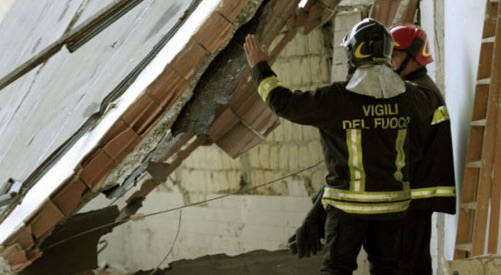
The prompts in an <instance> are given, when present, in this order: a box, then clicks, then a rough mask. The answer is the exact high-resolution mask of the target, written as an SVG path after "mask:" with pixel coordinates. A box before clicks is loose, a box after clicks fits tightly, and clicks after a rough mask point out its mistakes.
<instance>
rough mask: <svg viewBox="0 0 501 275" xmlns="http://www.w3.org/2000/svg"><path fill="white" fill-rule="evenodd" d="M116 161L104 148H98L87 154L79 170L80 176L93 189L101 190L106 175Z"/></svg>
mask: <svg viewBox="0 0 501 275" xmlns="http://www.w3.org/2000/svg"><path fill="white" fill-rule="evenodd" d="M114 166H116V163H114V162H113V160H112V159H111V158H110V157H109V156H108V154H106V153H105V152H104V151H103V150H102V149H97V150H95V151H94V152H92V154H90V155H89V156H87V157H86V158H85V159H84V160H83V161H82V164H81V165H80V167H79V168H78V169H77V170H78V176H79V177H80V179H81V180H82V182H83V183H85V184H86V185H87V186H88V187H89V188H91V189H92V190H93V191H97V190H99V188H100V187H101V184H102V183H103V182H104V180H105V178H106V176H107V175H108V174H109V173H110V172H111V170H112V168H113V167H114Z"/></svg>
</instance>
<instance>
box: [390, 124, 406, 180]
mask: <svg viewBox="0 0 501 275" xmlns="http://www.w3.org/2000/svg"><path fill="white" fill-rule="evenodd" d="M406 135H407V129H400V130H398V134H397V139H396V140H395V150H396V151H397V156H396V158H395V167H396V171H395V173H393V177H394V178H395V179H396V180H398V181H402V180H403V179H404V176H403V174H402V168H403V167H404V166H405V151H404V145H405V137H406Z"/></svg>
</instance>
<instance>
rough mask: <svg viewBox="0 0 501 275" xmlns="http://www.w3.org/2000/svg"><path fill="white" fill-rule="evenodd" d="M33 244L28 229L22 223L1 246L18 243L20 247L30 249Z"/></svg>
mask: <svg viewBox="0 0 501 275" xmlns="http://www.w3.org/2000/svg"><path fill="white" fill-rule="evenodd" d="M34 244H35V241H34V240H33V236H32V234H31V231H30V229H29V228H28V227H27V226H26V225H24V224H22V225H21V226H20V227H18V228H17V229H16V231H15V232H13V233H12V234H11V235H10V236H9V237H8V238H7V239H6V240H5V241H4V242H3V243H2V245H3V246H12V245H18V247H19V248H20V249H23V250H28V249H31V248H32V247H33V246H34Z"/></svg>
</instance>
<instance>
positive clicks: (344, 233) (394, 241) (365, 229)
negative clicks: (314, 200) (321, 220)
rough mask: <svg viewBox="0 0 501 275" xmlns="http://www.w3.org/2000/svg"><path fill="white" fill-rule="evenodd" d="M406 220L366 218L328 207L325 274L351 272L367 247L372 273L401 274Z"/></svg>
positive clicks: (342, 274)
mask: <svg viewBox="0 0 501 275" xmlns="http://www.w3.org/2000/svg"><path fill="white" fill-rule="evenodd" d="M401 228H402V219H399V220H365V219H360V218H357V217H354V216H353V215H350V214H346V213H344V212H342V211H340V210H337V209H335V208H333V207H328V208H327V221H326V224H325V233H326V251H325V254H324V261H323V264H322V268H321V273H320V274H321V275H351V274H353V271H355V270H356V269H357V257H358V254H359V252H360V250H361V248H362V247H363V248H364V250H365V251H366V252H367V255H368V259H369V261H370V262H371V263H372V272H371V273H372V274H376V275H400V272H399V266H398V265H399V257H400V255H399V254H400V253H401V250H400V247H401V245H400V240H401V238H400V236H401V235H400V234H401Z"/></svg>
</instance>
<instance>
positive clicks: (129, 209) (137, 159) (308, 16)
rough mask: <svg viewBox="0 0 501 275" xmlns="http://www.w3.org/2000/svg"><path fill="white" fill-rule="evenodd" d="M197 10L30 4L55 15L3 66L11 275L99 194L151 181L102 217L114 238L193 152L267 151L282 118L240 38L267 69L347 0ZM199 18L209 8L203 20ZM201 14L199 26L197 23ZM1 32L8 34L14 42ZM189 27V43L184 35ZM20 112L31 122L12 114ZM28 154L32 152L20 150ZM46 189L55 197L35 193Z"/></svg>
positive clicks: (191, 4) (154, 4) (401, 13)
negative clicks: (259, 85) (263, 57)
mask: <svg viewBox="0 0 501 275" xmlns="http://www.w3.org/2000/svg"><path fill="white" fill-rule="evenodd" d="M23 2H26V3H27V2H29V1H24V0H18V2H17V3H16V4H15V6H14V8H13V12H16V8H18V9H19V10H18V12H19V11H20V10H22V5H23ZM75 2H78V3H75ZM203 2H205V3H207V2H208V1H196V0H193V1H169V3H166V1H153V0H151V1H137V0H136V1H85V0H82V1H74V2H70V3H65V5H61V3H59V4H54V3H51V1H37V5H38V6H37V7H33V6H30V8H31V10H32V11H37V12H40V16H45V17H44V18H50V20H48V19H46V20H45V21H43V23H38V24H37V22H34V24H33V25H34V27H33V28H35V30H38V32H40V33H42V34H43V35H40V36H39V37H38V40H34V38H30V35H29V34H30V33H31V32H32V30H31V29H28V30H27V31H26V34H25V35H24V36H22V35H20V37H18V38H17V39H18V40H19V43H25V44H27V45H31V46H32V47H33V48H32V49H30V51H28V50H25V51H22V53H23V55H22V56H19V55H14V54H11V56H10V57H9V58H10V59H9V58H6V60H7V61H6V62H5V64H8V66H7V65H3V66H2V67H1V68H0V75H2V76H3V77H2V78H1V79H0V88H1V89H2V90H1V91H0V95H1V96H2V99H3V100H2V101H3V102H8V103H9V104H12V107H13V108H12V107H11V108H6V107H2V109H1V112H2V113H1V115H2V116H1V117H0V118H1V119H2V121H4V122H5V123H2V125H3V126H2V128H0V132H1V133H2V135H0V136H1V138H2V145H4V144H5V145H6V146H5V147H4V146H2V147H3V148H4V149H3V150H2V151H1V157H2V158H1V162H2V166H3V167H4V168H3V169H2V170H1V171H0V172H1V176H2V180H7V179H13V180H12V182H20V183H22V188H21V189H20V190H19V192H16V193H15V194H14V195H13V196H12V198H11V199H10V200H9V201H8V203H6V204H5V205H2V208H1V210H2V213H1V219H2V224H1V225H0V228H2V232H5V233H3V234H4V236H3V239H2V256H3V257H4V258H5V259H6V260H7V262H8V263H9V265H10V266H11V268H12V269H13V270H14V271H17V272H19V271H24V272H25V273H26V274H30V272H32V271H30V270H33V269H39V268H40V266H39V265H37V262H38V264H40V263H41V262H43V261H44V257H58V256H57V255H59V256H60V255H63V254H65V253H67V252H59V253H55V254H56V256H54V255H53V253H52V255H51V253H49V250H50V249H56V248H57V245H54V244H58V241H57V240H58V239H59V238H63V237H62V236H66V237H68V235H67V234H68V233H67V232H68V231H67V230H69V228H74V227H75V226H73V227H72V224H75V223H77V224H78V223H79V222H81V221H82V220H85V218H82V217H81V215H80V214H79V215H75V213H77V212H78V210H79V209H81V208H82V206H83V205H85V204H86V203H88V202H89V201H91V200H92V199H93V198H94V197H96V196H97V195H98V194H100V193H105V194H106V195H107V197H109V198H118V197H122V196H124V195H125V191H126V190H128V188H130V186H131V185H132V184H134V183H135V181H136V179H137V178H138V177H139V176H140V175H142V174H144V173H149V174H150V175H151V176H152V177H151V178H150V179H148V180H146V181H144V182H141V183H140V188H139V189H138V190H137V191H136V192H134V193H133V194H132V195H130V196H129V197H128V198H127V206H126V207H124V208H122V209H115V210H109V209H103V210H102V211H103V213H102V216H103V217H107V218H105V219H104V222H103V224H102V225H103V226H104V225H106V226H105V227H106V228H107V230H103V231H102V232H101V231H100V232H99V233H98V234H96V236H95V237H94V240H97V239H98V238H99V236H100V234H105V233H106V232H109V230H111V228H110V222H109V221H110V220H112V221H113V222H112V223H111V227H113V226H117V225H120V224H122V223H124V222H127V221H128V220H130V219H131V218H133V217H134V216H133V215H134V214H135V213H136V212H137V210H138V209H139V208H140V207H141V204H142V201H143V200H144V199H145V198H146V197H147V195H148V194H149V193H150V192H151V191H152V190H154V189H155V187H156V186H158V185H159V184H160V183H162V182H163V181H165V179H166V177H167V176H168V175H169V174H170V173H172V172H173V171H174V170H175V169H176V168H177V167H178V166H179V165H180V164H181V163H182V161H183V160H184V159H185V158H186V157H187V156H189V155H190V153H191V152H193V151H194V150H196V148H197V147H199V146H204V145H210V144H216V145H217V146H219V147H220V148H221V149H222V150H224V151H225V152H226V153H227V154H228V155H230V156H232V157H238V156H239V155H240V154H241V153H243V152H245V151H247V150H249V149H250V148H252V147H254V146H255V145H257V144H259V143H260V142H261V141H262V140H263V139H264V138H265V137H266V136H267V135H268V134H269V133H270V132H271V131H273V129H274V128H275V127H276V126H277V124H278V118H277V117H276V116H275V115H274V114H273V113H271V111H270V110H269V109H268V108H267V107H266V105H265V104H264V103H263V102H262V101H261V99H260V98H259V97H258V96H257V94H256V93H254V89H255V88H254V86H253V84H252V83H251V82H250V78H249V68H248V66H247V64H246V61H245V56H244V53H243V51H242V48H241V45H242V44H243V40H244V37H245V35H246V34H247V33H256V34H257V35H258V36H259V37H260V38H261V40H262V42H263V43H264V44H265V45H267V46H268V47H269V48H270V57H271V60H270V61H271V62H273V61H274V60H275V59H276V58H277V56H278V55H279V54H280V52H281V51H282V49H283V48H284V47H285V46H286V45H287V43H288V42H289V41H291V40H292V38H293V37H294V36H295V35H296V34H298V33H301V34H307V33H309V32H310V31H311V30H313V29H314V28H316V27H317V26H320V25H322V24H324V23H325V22H327V21H328V20H330V19H331V17H332V16H334V15H335V13H336V10H337V9H336V8H338V5H339V4H340V3H341V1H340V0H310V1H301V2H302V8H299V9H298V4H299V2H300V1H286V0H269V1H262V0H261V1H260V0H240V1H235V0H221V1H212V2H213V3H214V4H213V6H212V7H210V9H208V8H207V6H203V5H202V4H203ZM209 2H210V1H209ZM350 2H357V3H358V2H362V3H369V4H371V5H372V9H371V14H370V16H371V17H374V18H376V19H378V20H380V21H382V22H383V23H385V24H387V25H389V24H391V23H392V22H393V21H394V20H397V21H402V22H407V21H412V19H413V18H414V14H415V11H416V8H417V4H418V1H417V0H415V1H412V0H410V1H378V0H376V1H350ZM26 3H24V5H28V4H26ZM31 4H32V3H30V5H31ZM201 10H210V11H211V12H210V13H209V14H207V15H206V16H205V17H204V16H200V12H201ZM55 15H58V17H59V18H57V17H56V16H55ZM47 16H48V17H47ZM197 18H204V19H203V21H202V22H198V23H197V22H195V21H193V20H195V19H197ZM395 18H396V19H395ZM7 19H9V18H7ZM10 20H11V24H17V20H20V21H22V20H26V19H25V18H19V19H15V18H14V16H12V17H10ZM56 20H58V21H56ZM5 26H6V24H4V25H2V27H3V28H0V36H7V35H8V34H9V30H8V29H7V30H5ZM54 26H56V27H54ZM190 26H191V28H190ZM193 26H196V27H193ZM48 30H51V31H50V32H49V33H50V35H47V33H48ZM188 30H192V33H191V34H190V35H184V36H183V38H178V36H179V34H180V33H186V32H187V31H188ZM32 36H33V37H37V36H36V35H32ZM30 39H31V40H30ZM176 39H181V40H180V41H182V42H179V40H176ZM183 39H184V40H183ZM2 41H4V42H3V43H5V44H4V45H2V46H3V47H6V48H7V47H8V43H6V42H5V41H7V40H6V39H3V40H2ZM26 41H30V43H27V42H26ZM175 45H182V47H178V48H179V49H176V47H175ZM10 48H12V46H10ZM11 50H12V51H13V52H16V51H15V50H16V49H15V48H14V49H11ZM6 52H7V53H4V54H8V51H6ZM2 58H3V57H2ZM2 60H4V59H2ZM9 60H10V61H9ZM44 75H45V77H44ZM51 76H52V77H51ZM53 76H57V77H53ZM14 91H16V93H14ZM68 94H70V95H71V96H68V97H64V96H62V95H68ZM6 106H7V105H6ZM19 110H25V112H26V114H27V115H26V116H25V117H24V116H19V115H17V116H16V112H19V113H21V112H20V111H19ZM30 110H31V111H30ZM48 110H51V112H49V113H48V114H47V111H48ZM20 125H22V126H23V127H20ZM35 126H37V127H35ZM26 129H36V133H29V132H27V131H26ZM54 129H58V130H57V131H55V132H54ZM17 142H21V143H19V144H18V143H17ZM22 142H24V143H22ZM22 146H26V147H27V148H28V150H24V149H23V150H19V148H21V147H22ZM30 146H31V147H30ZM29 149H31V150H29ZM16 153H17V154H18V156H16ZM69 156H71V157H72V158H71V159H69V160H68V157H69ZM4 164H5V165H4ZM63 164H64V165H63ZM33 167H35V168H33ZM61 171H63V172H61ZM44 182H47V183H44ZM43 184H46V185H47V186H50V187H51V188H52V189H50V188H49V189H47V188H46V187H45V186H44V189H38V191H37V189H36V187H37V186H38V187H40V188H41V186H42V185H43ZM9 188H10V186H9ZM4 189H5V188H4ZM41 190H43V191H41ZM47 190H50V192H47ZM30 191H31V194H30ZM41 193H42V196H41V197H40V194H41ZM32 194H37V195H38V196H35V197H34V199H33V200H35V203H34V204H35V206H34V207H33V206H31V208H24V210H23V208H22V207H23V204H27V203H26V202H27V201H29V200H30V199H31V197H30V196H32ZM26 209H28V210H26ZM16 215H19V216H20V218H17V219H15V218H13V217H15V216H16ZM88 215H96V213H89V214H88ZM77 228H78V226H77ZM72 230H75V229H72ZM77 231H78V230H77ZM71 232H73V233H72V234H75V235H78V233H77V232H75V231H71ZM75 241H76V240H75ZM84 241H85V240H84ZM70 250H71V249H70ZM61 251H67V250H61ZM44 255H45V256H44ZM94 257H96V255H94ZM32 264H33V265H32ZM93 264H95V262H93V261H91V262H90V263H88V264H86V265H82V266H79V267H78V270H72V271H71V272H76V271H79V272H80V271H84V270H86V269H87V270H88V269H91V268H92V265H93ZM31 265H32V266H31ZM30 266H31V267H30Z"/></svg>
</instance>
